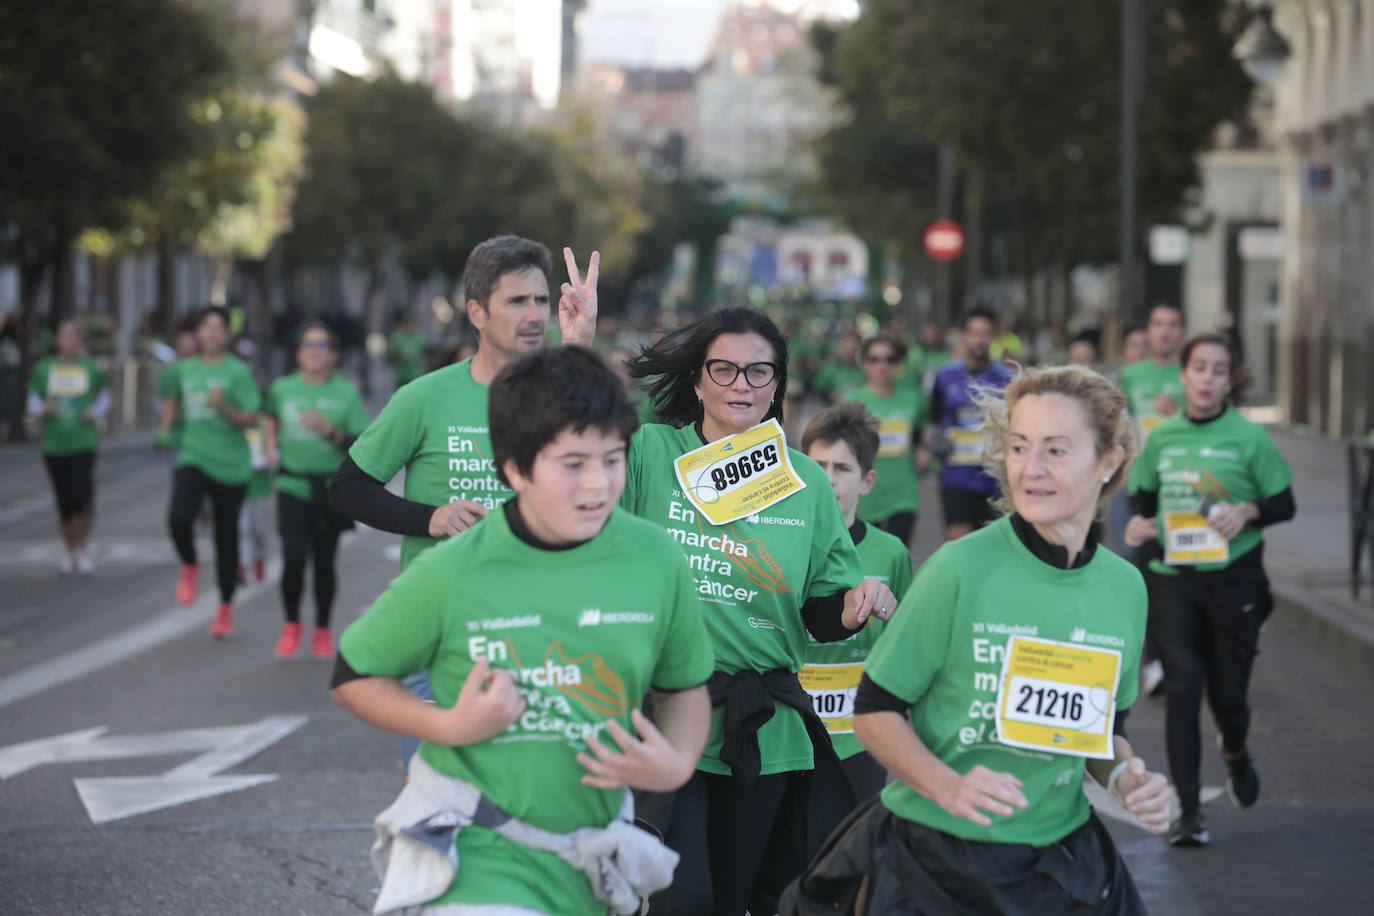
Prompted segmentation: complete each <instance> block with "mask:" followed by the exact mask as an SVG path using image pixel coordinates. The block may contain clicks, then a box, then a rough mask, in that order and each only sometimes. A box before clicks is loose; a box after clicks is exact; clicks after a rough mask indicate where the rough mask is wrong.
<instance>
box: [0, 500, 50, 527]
mask: <svg viewBox="0 0 1374 916" xmlns="http://www.w3.org/2000/svg"><path fill="white" fill-rule="evenodd" d="M45 509H46V510H48V511H51V512H52V513H53V514H56V513H57V509H56V508H55V506H54V504H53V498H52V496H51V494H47V493H45V494H43V495H42V496H28V497H25V498H24V499H19V500H15V501H14V502H12V503H10V504H9V505H7V506H0V525H9V524H12V523H14V522H18V521H23V520H24V519H26V518H28V517H29V516H30V515H37V514H38V513H39V512H42V511H43V510H45Z"/></svg>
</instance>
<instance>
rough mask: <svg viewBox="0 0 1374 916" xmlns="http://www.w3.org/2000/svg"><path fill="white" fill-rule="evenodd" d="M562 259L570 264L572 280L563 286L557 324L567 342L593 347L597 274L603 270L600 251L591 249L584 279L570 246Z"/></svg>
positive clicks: (569, 273) (569, 276) (569, 275)
mask: <svg viewBox="0 0 1374 916" xmlns="http://www.w3.org/2000/svg"><path fill="white" fill-rule="evenodd" d="M563 261H564V263H566V264H567V265H568V281H569V282H567V283H564V284H563V285H562V286H561V287H560V289H561V291H562V293H563V295H562V296H560V297H559V299H558V327H559V329H560V330H561V331H562V332H563V342H564V343H567V344H581V345H582V346H585V347H590V346H591V345H592V339H593V338H594V337H595V336H596V309H597V306H596V278H597V277H598V276H599V275H600V274H601V252H599V251H593V252H592V257H591V260H590V261H588V262H587V279H586V281H585V282H584V281H583V279H582V272H581V271H579V270H578V269H577V258H576V257H574V256H573V250H572V249H571V248H564V249H563Z"/></svg>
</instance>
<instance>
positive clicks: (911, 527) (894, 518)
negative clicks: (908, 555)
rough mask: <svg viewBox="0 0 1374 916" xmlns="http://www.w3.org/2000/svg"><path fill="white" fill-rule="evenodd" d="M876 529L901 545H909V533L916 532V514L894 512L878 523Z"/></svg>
mask: <svg viewBox="0 0 1374 916" xmlns="http://www.w3.org/2000/svg"><path fill="white" fill-rule="evenodd" d="M878 527H879V528H881V529H882V530H884V531H886V532H887V533H888V534H890V535H893V536H894V537H896V538H897V540H899V541H901V542H902V543H903V544H907V545H910V543H911V532H913V531H915V530H916V513H915V512H894V513H892V514H891V515H889V516H888V517H887V518H885V519H883V520H882V521H881V522H878Z"/></svg>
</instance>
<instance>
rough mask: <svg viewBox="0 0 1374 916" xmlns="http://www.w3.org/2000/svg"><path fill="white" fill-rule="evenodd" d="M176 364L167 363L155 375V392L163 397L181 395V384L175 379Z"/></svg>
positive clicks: (177, 396)
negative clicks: (158, 373)
mask: <svg viewBox="0 0 1374 916" xmlns="http://www.w3.org/2000/svg"><path fill="white" fill-rule="evenodd" d="M177 375H178V370H177V364H176V363H168V364H167V365H166V366H164V367H163V369H162V373H161V374H160V375H158V377H157V393H158V394H160V395H162V396H163V397H164V398H179V397H181V384H180V383H179V382H178V381H177Z"/></svg>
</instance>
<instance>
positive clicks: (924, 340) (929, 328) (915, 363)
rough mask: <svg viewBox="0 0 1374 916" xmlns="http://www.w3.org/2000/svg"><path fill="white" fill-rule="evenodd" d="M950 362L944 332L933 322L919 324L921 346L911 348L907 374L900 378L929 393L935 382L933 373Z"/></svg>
mask: <svg viewBox="0 0 1374 916" xmlns="http://www.w3.org/2000/svg"><path fill="white" fill-rule="evenodd" d="M949 361H950V352H949V345H948V344H947V343H946V342H945V332H944V329H943V328H941V327H940V326H939V325H938V324H936V323H935V322H933V321H926V322H923V323H922V324H921V345H920V347H916V348H913V349H912V351H911V354H910V355H909V356H908V358H907V372H906V373H905V374H904V375H903V376H902V380H903V382H904V383H905V384H908V385H912V386H914V387H917V388H920V389H921V390H922V391H929V390H930V386H931V384H932V383H933V382H934V381H935V373H936V372H939V371H940V368H941V367H942V366H944V364H945V363H947V362H949Z"/></svg>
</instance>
